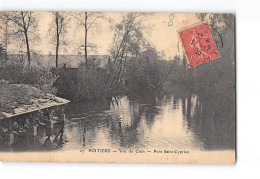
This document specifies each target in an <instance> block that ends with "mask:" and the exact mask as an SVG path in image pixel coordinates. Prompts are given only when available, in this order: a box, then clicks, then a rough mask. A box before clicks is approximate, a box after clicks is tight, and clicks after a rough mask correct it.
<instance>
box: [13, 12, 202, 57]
mask: <svg viewBox="0 0 260 179" xmlns="http://www.w3.org/2000/svg"><path fill="white" fill-rule="evenodd" d="M70 13H73V12H70ZM70 13H68V14H70ZM170 14H171V13H148V14H147V16H145V17H144V19H143V24H144V26H146V27H149V32H147V31H145V32H144V38H146V40H148V41H149V42H150V44H151V45H152V46H153V47H154V48H155V49H157V50H158V51H159V52H163V53H164V55H165V58H166V59H172V58H173V57H174V56H175V55H176V54H180V53H182V46H181V43H178V42H179V36H178V31H179V30H181V29H183V28H186V27H189V26H191V25H194V24H196V23H199V22H200V21H199V19H198V18H196V15H195V14H193V13H174V17H173V19H172V20H170V17H169V16H170ZM34 15H35V16H37V18H38V19H39V23H38V33H39V37H40V41H39V42H37V43H33V44H31V49H32V50H34V51H36V52H38V53H40V54H46V55H47V54H55V51H54V49H55V48H54V46H51V45H50V41H51V36H50V34H49V33H48V32H49V28H50V24H51V23H52V21H53V16H52V13H51V12H44V11H42V12H35V14H34ZM123 15H124V13H122V12H104V16H105V17H106V18H107V19H112V22H109V21H107V20H103V19H99V20H98V21H97V24H98V27H96V28H93V29H91V31H90V32H89V34H88V41H89V42H90V43H94V44H96V46H97V47H98V48H97V51H96V52H95V53H93V52H90V53H89V54H99V55H106V54H109V52H108V50H109V48H110V45H111V44H112V43H113V33H114V32H113V30H111V28H110V27H111V26H113V25H114V24H116V23H118V22H120V21H121V19H122V16H123ZM69 17H70V18H71V21H70V23H69V24H68V29H67V34H66V39H67V42H68V45H67V46H62V47H61V49H60V54H78V52H79V51H81V50H80V49H79V48H77V47H79V46H80V45H79V44H83V40H84V31H83V28H81V27H78V23H77V21H76V20H75V19H74V18H73V17H71V16H69ZM169 23H170V24H169ZM15 48H17V44H11V45H9V49H8V50H10V51H12V49H15ZM23 48H24V47H23ZM81 52H82V54H83V51H81Z"/></svg>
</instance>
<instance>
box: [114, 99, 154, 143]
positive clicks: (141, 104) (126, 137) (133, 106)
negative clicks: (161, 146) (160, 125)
mask: <svg viewBox="0 0 260 179" xmlns="http://www.w3.org/2000/svg"><path fill="white" fill-rule="evenodd" d="M130 100H131V101H130V102H129V104H130V105H129V111H130V116H129V117H130V123H129V124H127V125H123V120H124V119H120V118H118V119H117V120H111V122H110V130H109V131H110V138H111V139H112V140H113V141H118V143H119V146H120V147H132V146H134V145H135V144H137V143H139V142H140V140H142V132H141V131H138V126H139V125H140V121H141V118H142V116H144V119H145V122H146V125H147V126H148V127H151V126H152V125H153V122H154V119H155V116H156V115H157V114H158V112H159V109H158V108H156V107H155V105H156V103H157V102H158V100H157V97H156V96H155V95H151V96H149V97H138V98H135V97H130ZM146 104H149V105H146Z"/></svg>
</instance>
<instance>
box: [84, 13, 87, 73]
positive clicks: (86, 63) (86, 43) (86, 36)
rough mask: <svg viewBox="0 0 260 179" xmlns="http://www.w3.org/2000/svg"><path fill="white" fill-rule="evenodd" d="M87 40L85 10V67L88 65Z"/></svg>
mask: <svg viewBox="0 0 260 179" xmlns="http://www.w3.org/2000/svg"><path fill="white" fill-rule="evenodd" d="M87 40H88V13H87V12H85V44H84V51H85V61H86V68H87V67H88V49H87V48H88V47H87Z"/></svg>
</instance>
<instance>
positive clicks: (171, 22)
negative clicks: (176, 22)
mask: <svg viewBox="0 0 260 179" xmlns="http://www.w3.org/2000/svg"><path fill="white" fill-rule="evenodd" d="M174 17H175V15H174V13H171V14H170V15H169V19H170V21H169V22H168V26H172V25H173V19H174Z"/></svg>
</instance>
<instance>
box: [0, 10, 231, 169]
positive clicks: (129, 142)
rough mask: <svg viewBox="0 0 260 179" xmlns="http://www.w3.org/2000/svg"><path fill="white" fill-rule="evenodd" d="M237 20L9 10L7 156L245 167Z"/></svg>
mask: <svg viewBox="0 0 260 179" xmlns="http://www.w3.org/2000/svg"><path fill="white" fill-rule="evenodd" d="M235 69H236V62H235V15H234V14H230V13H171V12H169V13H140V12H125V13H122V12H51V11H50V12H36V11H35V12H34V11H32V12H31V11H2V12H0V160H2V161H42V162H112V163H115V162H119V163H210V164H233V163H234V162H235V160H236V100H235V99H236V75H235V72H236V70H235Z"/></svg>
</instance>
